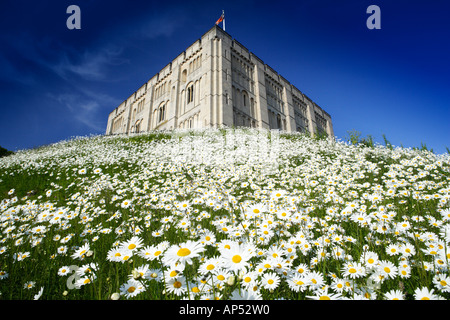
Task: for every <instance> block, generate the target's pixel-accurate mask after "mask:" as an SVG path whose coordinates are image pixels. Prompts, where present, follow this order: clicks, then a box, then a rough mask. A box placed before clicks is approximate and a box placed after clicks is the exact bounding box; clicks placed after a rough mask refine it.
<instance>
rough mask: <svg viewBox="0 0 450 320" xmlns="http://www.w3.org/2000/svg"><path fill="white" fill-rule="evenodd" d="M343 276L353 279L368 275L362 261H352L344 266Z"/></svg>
mask: <svg viewBox="0 0 450 320" xmlns="http://www.w3.org/2000/svg"><path fill="white" fill-rule="evenodd" d="M342 272H343V276H344V277H350V278H351V279H356V278H361V277H364V276H365V275H366V269H365V268H364V267H363V266H362V264H361V263H358V262H351V263H349V264H347V265H346V266H345V267H344V268H342Z"/></svg>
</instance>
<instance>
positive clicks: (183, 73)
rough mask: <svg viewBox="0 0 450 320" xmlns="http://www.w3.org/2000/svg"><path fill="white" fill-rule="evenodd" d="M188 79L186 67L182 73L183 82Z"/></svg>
mask: <svg viewBox="0 0 450 320" xmlns="http://www.w3.org/2000/svg"><path fill="white" fill-rule="evenodd" d="M186 80H187V70H186V69H184V70H183V72H182V73H181V82H182V83H185V82H186Z"/></svg>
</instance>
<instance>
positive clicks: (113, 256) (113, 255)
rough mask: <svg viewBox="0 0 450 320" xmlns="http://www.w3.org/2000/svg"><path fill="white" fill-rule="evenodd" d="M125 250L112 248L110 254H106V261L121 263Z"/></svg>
mask: <svg viewBox="0 0 450 320" xmlns="http://www.w3.org/2000/svg"><path fill="white" fill-rule="evenodd" d="M123 253H124V252H123V249H122V248H117V247H115V248H111V249H109V251H108V253H107V254H106V259H107V260H108V261H111V262H120V261H122V255H123Z"/></svg>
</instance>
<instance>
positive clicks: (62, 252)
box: [57, 246, 67, 255]
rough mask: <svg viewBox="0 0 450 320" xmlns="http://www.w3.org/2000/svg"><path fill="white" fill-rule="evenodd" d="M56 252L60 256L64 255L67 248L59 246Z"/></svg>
mask: <svg viewBox="0 0 450 320" xmlns="http://www.w3.org/2000/svg"><path fill="white" fill-rule="evenodd" d="M57 252H58V254H62V255H64V254H66V253H67V246H60V247H58V249H57Z"/></svg>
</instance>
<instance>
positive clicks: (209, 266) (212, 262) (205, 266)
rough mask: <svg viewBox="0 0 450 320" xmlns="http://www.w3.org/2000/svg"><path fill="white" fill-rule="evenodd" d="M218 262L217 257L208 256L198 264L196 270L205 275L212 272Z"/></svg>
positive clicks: (217, 265)
mask: <svg viewBox="0 0 450 320" xmlns="http://www.w3.org/2000/svg"><path fill="white" fill-rule="evenodd" d="M220 262H221V261H220V259H219V258H218V257H213V258H208V259H206V260H205V261H204V262H203V263H202V264H201V265H200V267H199V268H198V272H199V273H200V274H201V275H206V274H208V273H209V272H211V273H214V272H215V271H216V270H217V268H218V267H219V264H220Z"/></svg>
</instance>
